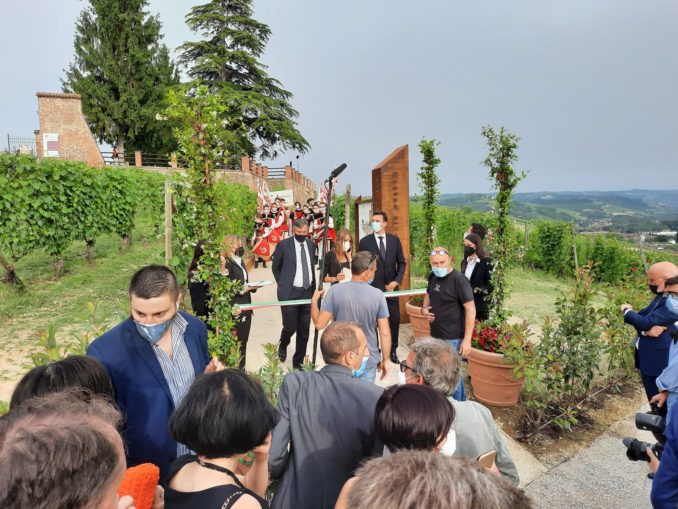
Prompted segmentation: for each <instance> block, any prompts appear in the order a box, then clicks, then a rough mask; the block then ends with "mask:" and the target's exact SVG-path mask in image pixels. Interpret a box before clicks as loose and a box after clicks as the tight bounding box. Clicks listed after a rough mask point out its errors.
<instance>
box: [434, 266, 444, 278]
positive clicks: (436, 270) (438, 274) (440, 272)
mask: <svg viewBox="0 0 678 509" xmlns="http://www.w3.org/2000/svg"><path fill="white" fill-rule="evenodd" d="M431 270H432V271H433V273H434V274H435V275H436V277H445V276H447V267H431Z"/></svg>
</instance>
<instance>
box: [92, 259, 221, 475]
mask: <svg viewBox="0 0 678 509" xmlns="http://www.w3.org/2000/svg"><path fill="white" fill-rule="evenodd" d="M129 297H130V315H131V316H130V317H129V318H128V319H127V320H125V321H124V322H122V323H120V324H118V325H117V326H116V327H114V328H113V329H111V330H110V331H108V332H107V333H106V334H104V335H103V336H101V337H99V338H97V339H96V340H94V342H93V343H92V344H91V345H90V346H89V348H88V349H87V355H91V356H92V357H96V358H97V359H99V360H100V361H101V362H102V363H103V365H104V366H105V367H106V370H107V371H108V374H109V375H110V377H111V380H112V382H113V388H114V390H115V401H116V403H117V405H118V408H119V409H120V410H121V411H122V413H123V415H124V424H123V429H122V436H123V439H124V441H125V445H126V457H127V466H134V465H138V464H140V463H153V464H155V465H157V466H158V467H159V468H160V476H161V477H160V478H161V481H162V482H164V479H165V477H166V475H167V473H168V471H169V466H170V464H171V463H172V461H174V460H175V459H176V457H177V456H179V455H181V454H187V453H188V452H189V451H188V449H187V448H186V446H184V445H183V444H178V443H177V442H175V441H174V440H173V439H172V437H171V436H170V434H169V429H168V426H167V424H168V422H169V417H170V414H171V413H172V411H173V410H174V408H175V407H176V406H177V405H178V404H179V402H180V401H181V399H182V398H183V397H184V395H185V394H186V392H187V391H188V389H189V387H190V386H191V384H192V383H193V380H195V377H196V376H197V375H200V374H201V373H203V372H207V371H215V370H216V369H217V364H218V362H217V361H216V359H214V361H213V362H210V358H209V353H208V350H207V328H206V327H205V324H204V323H203V322H202V321H200V320H198V319H197V318H195V317H193V316H191V315H189V314H186V313H183V312H180V311H179V286H178V284H177V280H176V278H175V276H174V274H173V273H172V271H171V270H170V269H168V268H167V267H164V266H161V265H149V266H147V267H144V268H142V269H140V270H138V271H137V272H136V273H135V274H134V276H132V281H131V283H130V287H129Z"/></svg>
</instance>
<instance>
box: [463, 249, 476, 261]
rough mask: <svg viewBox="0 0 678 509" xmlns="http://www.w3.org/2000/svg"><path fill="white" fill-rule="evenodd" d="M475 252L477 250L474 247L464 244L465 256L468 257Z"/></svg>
mask: <svg viewBox="0 0 678 509" xmlns="http://www.w3.org/2000/svg"><path fill="white" fill-rule="evenodd" d="M475 252H476V250H475V249H473V248H472V247H471V246H464V258H468V257H469V256H471V255H472V254H473V253H475Z"/></svg>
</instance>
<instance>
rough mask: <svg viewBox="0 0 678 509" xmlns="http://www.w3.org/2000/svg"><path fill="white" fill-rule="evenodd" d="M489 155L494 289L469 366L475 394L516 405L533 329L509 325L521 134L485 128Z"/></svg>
mask: <svg viewBox="0 0 678 509" xmlns="http://www.w3.org/2000/svg"><path fill="white" fill-rule="evenodd" d="M482 133H483V136H484V137H485V138H486V140H487V145H488V148H489V154H488V156H487V158H486V159H485V161H483V164H484V165H485V166H487V168H488V169H489V170H490V171H489V173H490V179H491V180H492V181H493V182H492V184H493V187H494V189H495V190H496V191H497V194H496V196H495V198H494V210H495V213H496V224H495V231H494V241H493V248H492V250H493V258H494V263H493V268H492V274H491V278H492V293H491V294H490V317H489V319H488V320H487V321H486V322H484V323H483V324H481V325H477V326H476V327H475V328H474V331H473V336H472V343H471V347H472V348H471V353H469V355H468V370H469V374H470V376H471V384H472V385H473V393H474V394H475V396H476V398H478V399H479V400H480V401H482V402H484V403H487V404H489V405H494V406H512V405H515V404H516V403H517V402H518V397H519V396H520V389H521V387H522V385H523V378H522V377H521V376H520V375H521V374H522V373H523V369H522V368H523V367H524V366H525V363H526V362H529V361H528V358H529V353H530V346H529V343H528V341H527V338H528V336H529V334H530V333H529V329H528V326H527V323H526V322H523V323H522V324H516V325H509V323H508V318H509V316H510V313H509V310H508V309H507V307H506V300H507V298H508V293H509V292H508V284H507V281H506V269H507V268H508V266H509V265H510V263H511V260H512V259H513V258H514V255H515V254H514V249H513V248H512V246H511V242H510V231H509V229H510V218H509V209H510V207H511V197H512V195H513V191H514V189H515V188H516V186H517V185H518V183H519V182H520V181H521V180H522V179H523V178H524V177H525V173H524V172H516V171H515V170H514V168H513V166H512V165H513V163H514V162H515V161H516V160H517V158H518V156H517V153H516V152H517V149H518V137H517V136H516V135H514V134H512V133H509V132H508V131H506V130H505V129H504V128H503V127H502V128H501V129H500V130H499V131H495V130H494V129H492V128H491V127H484V128H483V131H482Z"/></svg>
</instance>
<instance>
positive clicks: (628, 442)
mask: <svg viewBox="0 0 678 509" xmlns="http://www.w3.org/2000/svg"><path fill="white" fill-rule="evenodd" d="M636 428H638V429H642V430H644V431H651V432H652V433H653V434H654V436H655V437H656V438H657V442H656V443H654V444H650V443H648V442H643V441H642V440H638V439H637V438H632V437H625V438H623V439H622V442H623V443H624V446H625V447H626V457H627V458H628V459H630V460H631V461H650V458H649V456H648V455H647V451H646V449H647V448H648V447H649V448H650V449H652V452H653V453H654V455H655V456H657V459H660V460H661V455H662V451H663V450H664V443H665V442H666V436H664V430H665V429H666V422H665V420H664V418H663V417H662V416H661V415H655V414H653V413H644V412H639V413H637V414H636Z"/></svg>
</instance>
